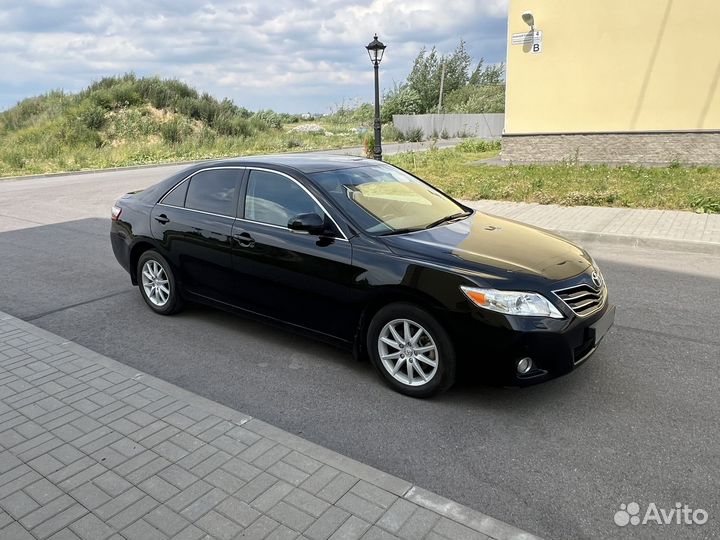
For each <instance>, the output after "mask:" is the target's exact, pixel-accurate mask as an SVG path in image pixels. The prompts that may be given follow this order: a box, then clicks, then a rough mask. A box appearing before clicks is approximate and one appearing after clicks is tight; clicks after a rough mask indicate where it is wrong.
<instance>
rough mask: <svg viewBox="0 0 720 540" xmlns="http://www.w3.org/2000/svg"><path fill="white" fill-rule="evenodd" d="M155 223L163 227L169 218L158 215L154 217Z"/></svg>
mask: <svg viewBox="0 0 720 540" xmlns="http://www.w3.org/2000/svg"><path fill="white" fill-rule="evenodd" d="M155 221H157V222H158V223H162V224H163V225H165V224H166V223H168V222H169V221H170V218H169V217H167V216H166V215H165V214H160V215H159V216H155Z"/></svg>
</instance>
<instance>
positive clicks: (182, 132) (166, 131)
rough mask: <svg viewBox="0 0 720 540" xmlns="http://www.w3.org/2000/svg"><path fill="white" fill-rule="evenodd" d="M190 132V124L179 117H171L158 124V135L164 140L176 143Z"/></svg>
mask: <svg viewBox="0 0 720 540" xmlns="http://www.w3.org/2000/svg"><path fill="white" fill-rule="evenodd" d="M189 133H190V126H189V125H187V123H185V122H183V121H182V120H180V119H179V118H173V119H172V120H170V121H169V122H165V123H164V124H162V125H161V126H160V135H162V138H163V140H164V141H165V142H168V143H170V144H178V143H181V142H182V141H184V140H185V138H186V137H187V135H188V134H189Z"/></svg>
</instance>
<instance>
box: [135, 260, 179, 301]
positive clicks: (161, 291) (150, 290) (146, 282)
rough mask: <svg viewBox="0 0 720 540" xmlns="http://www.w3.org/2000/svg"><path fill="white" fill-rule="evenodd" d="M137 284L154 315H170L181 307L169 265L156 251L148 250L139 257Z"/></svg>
mask: <svg viewBox="0 0 720 540" xmlns="http://www.w3.org/2000/svg"><path fill="white" fill-rule="evenodd" d="M137 282H138V284H139V285H140V294H141V295H142V297H143V300H145V303H146V304H147V305H148V306H150V309H152V310H153V311H154V312H155V313H159V314H161V315H171V314H173V313H176V312H178V311H179V310H180V308H181V307H182V298H181V297H180V293H179V291H178V289H177V284H176V281H175V275H174V274H173V271H172V269H171V268H170V263H168V261H167V259H165V257H163V256H162V255H160V254H159V253H158V252H157V251H154V250H149V251H146V252H145V253H143V254H142V255H140V259H139V260H138V264H137Z"/></svg>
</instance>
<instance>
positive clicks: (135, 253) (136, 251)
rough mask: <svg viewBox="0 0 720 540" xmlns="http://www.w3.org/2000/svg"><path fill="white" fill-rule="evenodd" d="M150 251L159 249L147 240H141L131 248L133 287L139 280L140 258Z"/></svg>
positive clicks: (130, 262) (131, 278)
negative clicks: (138, 265)
mask: <svg viewBox="0 0 720 540" xmlns="http://www.w3.org/2000/svg"><path fill="white" fill-rule="evenodd" d="M150 249H157V246H156V245H155V244H154V243H152V242H151V241H150V240H147V239H144V238H143V239H140V240H138V241H136V242H135V243H134V244H133V246H132V247H131V248H130V261H129V264H130V270H131V272H130V280H131V282H132V284H133V285H137V284H138V280H137V264H138V261H139V260H140V256H141V255H142V254H143V253H145V252H146V251H148V250H150Z"/></svg>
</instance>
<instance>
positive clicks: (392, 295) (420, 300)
mask: <svg viewBox="0 0 720 540" xmlns="http://www.w3.org/2000/svg"><path fill="white" fill-rule="evenodd" d="M397 302H406V303H408V304H413V305H415V306H417V307H419V308H422V309H424V310H425V311H427V312H428V313H430V314H431V315H432V316H433V317H435V319H436V320H437V322H438V324H440V325H442V326H443V328H444V329H445V330H446V331H449V329H448V328H447V327H446V325H445V323H444V322H443V320H442V317H440V316H438V313H439V312H440V311H442V305H441V304H440V302H438V301H437V300H436V299H435V298H433V297H432V296H430V295H429V294H427V293H424V292H422V291H419V290H417V289H412V288H410V287H398V286H395V287H382V288H380V289H379V290H378V291H376V292H375V293H374V294H373V296H372V297H371V298H370V299H369V300H368V301H367V302H366V303H365V306H364V307H363V309H362V311H361V312H360V318H359V320H358V325H357V328H356V329H355V336H354V342H353V355H354V356H355V358H356V359H358V360H367V359H368V356H367V354H368V351H367V344H366V342H367V339H366V336H367V331H368V327H369V326H370V321H372V319H373V317H375V315H376V314H377V312H378V311H380V310H381V309H382V308H384V307H385V306H387V305H389V304H394V303H397Z"/></svg>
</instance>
